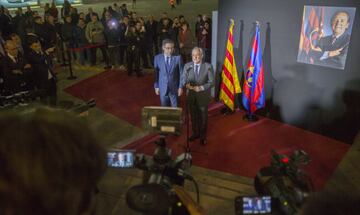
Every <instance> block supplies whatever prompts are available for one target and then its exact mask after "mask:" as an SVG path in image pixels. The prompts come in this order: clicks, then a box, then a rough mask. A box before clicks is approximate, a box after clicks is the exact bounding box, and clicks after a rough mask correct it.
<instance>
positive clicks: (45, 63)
mask: <svg viewBox="0 0 360 215" xmlns="http://www.w3.org/2000/svg"><path fill="white" fill-rule="evenodd" d="M27 59H28V61H29V63H30V64H31V67H32V70H33V83H34V85H35V87H36V88H37V89H47V88H48V84H49V73H50V74H51V76H52V78H54V79H56V77H55V73H54V71H53V67H52V61H51V57H50V56H49V55H47V54H46V53H42V54H39V53H36V52H35V51H34V50H32V49H30V50H29V52H28V55H27Z"/></svg>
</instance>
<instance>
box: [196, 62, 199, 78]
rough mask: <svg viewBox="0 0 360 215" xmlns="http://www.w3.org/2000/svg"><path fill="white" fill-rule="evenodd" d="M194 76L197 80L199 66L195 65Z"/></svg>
mask: <svg viewBox="0 0 360 215" xmlns="http://www.w3.org/2000/svg"><path fill="white" fill-rule="evenodd" d="M195 75H196V79H198V78H199V65H195Z"/></svg>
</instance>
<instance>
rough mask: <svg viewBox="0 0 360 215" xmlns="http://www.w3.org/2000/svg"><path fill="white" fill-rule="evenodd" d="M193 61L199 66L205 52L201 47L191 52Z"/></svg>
mask: <svg viewBox="0 0 360 215" xmlns="http://www.w3.org/2000/svg"><path fill="white" fill-rule="evenodd" d="M191 56H192V60H193V62H194V63H195V64H199V63H201V62H202V59H203V56H204V54H203V50H202V49H201V48H199V47H194V48H193V49H192V51H191Z"/></svg>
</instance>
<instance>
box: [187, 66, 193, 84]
mask: <svg viewBox="0 0 360 215" xmlns="http://www.w3.org/2000/svg"><path fill="white" fill-rule="evenodd" d="M193 69H194V66H193V65H190V66H189V68H187V70H186V73H185V83H186V84H187V83H189V82H188V79H189V72H190V70H193Z"/></svg>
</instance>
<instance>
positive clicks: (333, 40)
mask: <svg viewBox="0 0 360 215" xmlns="http://www.w3.org/2000/svg"><path fill="white" fill-rule="evenodd" d="M336 39H337V38H336V37H335V36H334V37H333V38H332V41H331V44H334V43H335V42H336Z"/></svg>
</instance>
